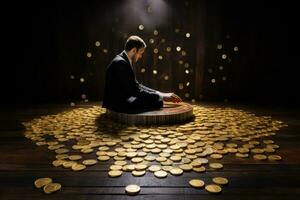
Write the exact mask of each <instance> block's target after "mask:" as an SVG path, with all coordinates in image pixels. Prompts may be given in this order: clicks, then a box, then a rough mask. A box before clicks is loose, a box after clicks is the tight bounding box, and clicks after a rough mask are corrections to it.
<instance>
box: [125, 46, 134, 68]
mask: <svg viewBox="0 0 300 200" xmlns="http://www.w3.org/2000/svg"><path fill="white" fill-rule="evenodd" d="M124 53H125V55H126V56H127V58H128V60H129V62H130V66H131V67H132V61H131V59H130V58H129V56H128V54H127V52H126V51H125V50H124Z"/></svg>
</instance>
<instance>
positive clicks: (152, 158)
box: [144, 156, 155, 161]
mask: <svg viewBox="0 0 300 200" xmlns="http://www.w3.org/2000/svg"><path fill="white" fill-rule="evenodd" d="M144 159H145V160H147V161H153V160H155V156H146V157H145V158H144Z"/></svg>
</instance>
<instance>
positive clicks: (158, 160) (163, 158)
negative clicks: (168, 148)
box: [155, 157, 167, 162]
mask: <svg viewBox="0 0 300 200" xmlns="http://www.w3.org/2000/svg"><path fill="white" fill-rule="evenodd" d="M155 160H156V161H157V162H164V161H166V160H167V158H166V157H157V158H155Z"/></svg>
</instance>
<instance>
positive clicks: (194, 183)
mask: <svg viewBox="0 0 300 200" xmlns="http://www.w3.org/2000/svg"><path fill="white" fill-rule="evenodd" d="M189 184H190V185H191V186H192V187H195V188H200V187H203V186H204V181H202V180H200V179H192V180H190V181H189Z"/></svg>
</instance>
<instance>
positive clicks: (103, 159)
mask: <svg viewBox="0 0 300 200" xmlns="http://www.w3.org/2000/svg"><path fill="white" fill-rule="evenodd" d="M97 159H98V160H100V161H107V160H109V159H110V157H109V156H98V158H97Z"/></svg>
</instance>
